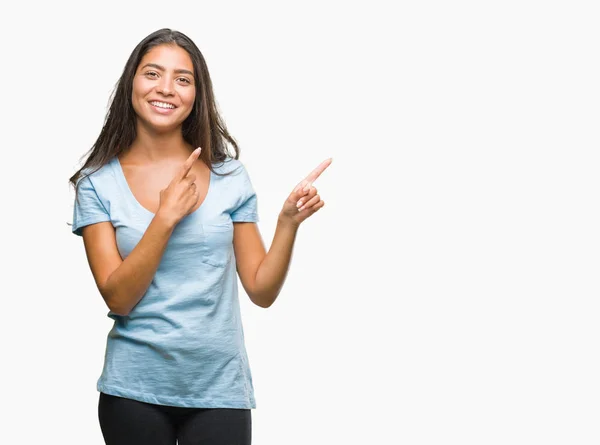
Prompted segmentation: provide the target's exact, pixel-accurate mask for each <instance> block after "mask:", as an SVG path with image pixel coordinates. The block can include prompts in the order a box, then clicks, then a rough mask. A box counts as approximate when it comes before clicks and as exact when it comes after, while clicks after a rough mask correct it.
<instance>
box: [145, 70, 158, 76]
mask: <svg viewBox="0 0 600 445" xmlns="http://www.w3.org/2000/svg"><path fill="white" fill-rule="evenodd" d="M146 76H150V77H153V76H158V74H157V73H155V72H154V71H148V72H147V73H146Z"/></svg>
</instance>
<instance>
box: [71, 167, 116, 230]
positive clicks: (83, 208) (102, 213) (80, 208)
mask: <svg viewBox="0 0 600 445" xmlns="http://www.w3.org/2000/svg"><path fill="white" fill-rule="evenodd" d="M104 221H110V215H109V213H108V212H107V211H106V208H105V207H104V205H103V204H102V202H101V201H100V198H99V197H98V193H96V189H95V188H94V185H93V184H92V181H91V180H90V178H89V177H87V176H86V177H84V178H83V179H81V180H80V181H78V183H77V192H76V194H75V205H74V207H73V225H72V227H71V230H72V232H73V233H74V234H75V235H78V236H81V235H82V232H81V229H82V228H83V227H85V226H89V225H90V224H95V223H99V222H104Z"/></svg>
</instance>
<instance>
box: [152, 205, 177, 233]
mask: <svg viewBox="0 0 600 445" xmlns="http://www.w3.org/2000/svg"><path fill="white" fill-rule="evenodd" d="M153 221H154V222H155V223H156V224H158V225H160V226H161V227H163V228H164V229H166V230H173V229H174V228H175V226H176V225H177V223H178V221H176V220H175V219H174V218H172V217H169V216H168V215H165V214H164V213H163V212H161V211H160V210H159V211H158V212H156V215H154V218H153Z"/></svg>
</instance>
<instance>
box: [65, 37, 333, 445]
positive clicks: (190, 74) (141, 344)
mask: <svg viewBox="0 0 600 445" xmlns="http://www.w3.org/2000/svg"><path fill="white" fill-rule="evenodd" d="M227 143H229V144H230V145H231V146H232V147H233V148H234V150H235V155H234V156H231V155H230V154H228V153H227V151H226V144H227ZM196 147H197V148H196ZM238 157H239V150H238V147H237V145H236V143H235V140H234V139H233V138H232V137H231V136H230V135H229V133H228V131H227V129H226V127H225V125H224V124H223V121H222V119H221V118H220V116H219V114H218V112H217V107H216V105H215V101H214V98H213V92H212V84H211V80H210V76H209V73H208V70H207V67H206V63H205V61H204V58H203V56H202V54H201V53H200V51H199V49H198V48H197V47H196V45H195V44H194V43H193V42H192V41H191V40H190V39H189V38H188V37H186V36H185V35H183V34H182V33H179V32H176V31H172V30H169V29H162V30H159V31H156V32H154V33H152V34H150V35H149V36H148V37H146V38H145V39H144V40H142V41H141V42H140V43H139V44H138V46H137V47H136V48H135V49H134V51H133V53H132V54H131V56H130V57H129V60H128V61H127V64H126V65H125V69H124V72H123V74H122V76H121V78H120V80H119V82H118V84H117V86H116V90H115V93H114V96H113V99H112V103H111V106H110V109H109V112H108V116H107V118H106V121H105V124H104V127H103V128H102V131H101V133H100V135H99V137H98V140H97V141H96V142H95V144H94V146H93V147H92V149H91V151H90V154H89V156H88V158H87V160H86V162H85V163H84V165H83V167H82V168H81V169H80V170H79V171H78V172H77V173H75V175H73V177H72V178H71V183H72V184H73V185H74V186H75V188H76V192H77V193H76V199H75V208H74V213H73V226H72V230H73V233H75V234H77V235H80V236H82V237H83V241H84V245H85V250H86V255H87V258H88V262H89V265H90V268H91V271H92V274H93V277H94V280H95V282H96V284H97V286H98V289H99V291H100V294H101V295H102V297H103V298H104V300H105V302H106V304H107V306H108V308H109V309H110V311H109V313H108V316H109V317H110V318H112V319H113V320H114V325H113V328H112V329H111V331H110V333H109V335H108V339H107V346H106V355H105V361H104V367H103V371H102V375H101V376H100V378H99V380H98V384H97V388H98V391H99V392H100V398H99V404H98V415H99V420H100V426H101V429H102V433H103V436H104V440H105V442H106V443H107V444H115V445H118V444H127V445H135V444H144V445H152V444H157V445H158V444H161V445H163V444H164V445H166V444H175V442H176V440H177V441H178V443H179V444H180V445H188V444H192V443H194V444H196V443H204V444H215V445H216V444H250V443H251V411H250V410H251V409H252V408H256V402H255V399H254V388H253V385H252V377H251V373H250V368H249V362H248V357H247V355H246V349H245V345H244V333H243V328H242V323H241V316H240V308H239V301H238V289H237V275H236V272H237V274H239V277H240V281H241V283H242V285H243V287H244V289H245V291H246V293H247V294H248V295H249V297H250V299H251V300H252V302H254V304H256V305H258V306H260V307H263V308H268V307H269V306H271V305H272V304H273V302H274V301H275V299H276V298H277V295H278V294H279V292H280V290H281V288H282V286H283V283H284V280H285V276H286V273H287V270H288V267H289V263H290V257H291V252H292V248H293V244H294V239H295V236H296V233H297V230H298V227H299V225H300V224H301V223H302V222H303V221H304V220H305V219H306V218H308V217H309V216H311V215H312V214H314V213H315V212H317V211H318V210H319V209H321V208H322V207H323V205H324V202H323V201H322V200H321V199H320V197H319V195H318V194H317V190H316V189H315V187H314V186H312V183H313V182H314V181H315V180H316V179H317V178H318V177H319V175H320V174H321V173H322V172H323V171H324V170H325V168H327V167H328V166H329V164H330V163H331V159H328V160H326V161H325V162H323V163H322V164H321V165H320V166H319V167H317V168H316V169H315V170H314V171H313V172H312V173H311V174H310V175H308V176H307V177H306V178H305V179H304V180H303V181H301V182H300V183H299V184H297V186H296V187H295V188H294V190H293V191H292V192H291V193H290V195H289V196H288V198H287V199H286V201H285V203H284V205H283V208H282V210H281V212H280V214H279V216H278V221H277V228H276V232H275V236H274V239H273V242H272V244H271V247H270V249H269V251H268V253H267V252H266V249H265V247H264V245H263V242H262V238H261V236H260V233H259V230H258V227H257V225H256V223H257V221H258V214H257V200H256V195H255V193H254V191H253V188H252V184H251V182H250V179H249V176H248V173H247V171H246V170H245V168H244V166H243V164H242V163H241V162H240V161H239V160H238Z"/></svg>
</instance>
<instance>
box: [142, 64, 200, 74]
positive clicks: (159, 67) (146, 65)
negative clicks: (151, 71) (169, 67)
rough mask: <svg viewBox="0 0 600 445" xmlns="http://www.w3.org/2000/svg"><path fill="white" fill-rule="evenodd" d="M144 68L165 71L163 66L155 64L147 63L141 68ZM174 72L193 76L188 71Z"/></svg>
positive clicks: (179, 70)
mask: <svg viewBox="0 0 600 445" xmlns="http://www.w3.org/2000/svg"><path fill="white" fill-rule="evenodd" d="M146 67H151V68H156V69H157V70H161V71H166V70H165V67H164V66H160V65H158V64H156V63H147V64H145V65H144V66H143V67H142V69H144V68H146ZM175 72H176V73H177V74H189V75H190V76H192V77H193V76H194V73H192V72H191V71H190V70H184V69H178V70H175Z"/></svg>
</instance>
